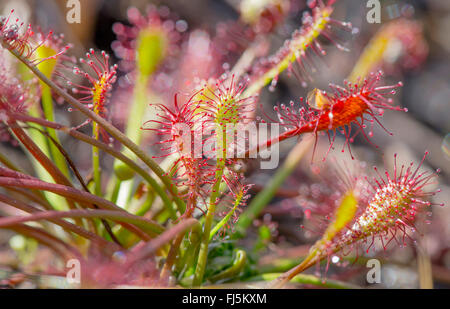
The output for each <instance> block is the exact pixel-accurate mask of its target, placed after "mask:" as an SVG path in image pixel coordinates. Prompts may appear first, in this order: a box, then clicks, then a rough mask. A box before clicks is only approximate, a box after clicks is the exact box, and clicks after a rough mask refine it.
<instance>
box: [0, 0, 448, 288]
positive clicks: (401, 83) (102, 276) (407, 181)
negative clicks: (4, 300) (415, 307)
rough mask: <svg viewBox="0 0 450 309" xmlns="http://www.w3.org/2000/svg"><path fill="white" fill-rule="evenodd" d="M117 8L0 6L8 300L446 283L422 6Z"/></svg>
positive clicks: (243, 0) (0, 278)
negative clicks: (47, 294)
mask: <svg viewBox="0 0 450 309" xmlns="http://www.w3.org/2000/svg"><path fill="white" fill-rule="evenodd" d="M6 2H8V1H6ZM38 2H43V1H38ZM62 2H64V1H62ZM75 2H76V1H75ZM130 2H133V1H92V3H91V2H87V1H82V3H81V4H80V6H75V7H74V8H70V7H65V6H64V5H63V6H61V7H57V6H55V7H51V5H50V6H49V10H50V9H51V10H53V13H55V14H53V13H52V12H51V11H45V12H43V11H42V9H41V10H40V9H39V8H38V6H39V5H38V4H32V3H27V2H26V1H25V2H24V3H26V4H27V5H23V4H22V5H21V6H17V7H15V3H16V2H14V1H10V2H8V3H7V4H5V5H4V6H3V3H2V6H3V7H0V10H2V11H1V16H0V44H1V47H0V121H1V125H0V130H1V132H0V137H1V142H2V143H1V145H0V284H1V285H2V286H5V287H9V288H14V287H21V286H22V285H23V284H28V285H27V286H30V284H31V286H32V287H35V288H46V287H51V288H66V287H69V288H120V287H130V286H133V287H142V288H144V287H145V288H147V287H157V288H169V287H177V288H192V287H221V288H233V287H237V286H239V287H258V288H304V287H315V288H359V287H369V286H370V285H371V284H373V283H374V280H375V279H374V278H379V277H380V275H375V276H374V277H371V276H369V275H367V276H366V273H367V272H368V270H369V269H368V268H367V267H366V266H367V265H372V264H370V263H368V262H369V261H372V262H373V260H374V259H375V260H376V261H378V262H380V263H381V265H382V266H381V269H380V272H381V274H383V278H384V276H385V274H386V273H385V272H384V270H385V269H388V270H389V271H390V272H391V273H392V271H394V272H395V271H397V272H398V273H396V276H397V277H402V276H405V278H411V276H412V277H413V278H414V279H411V280H410V279H404V281H405V280H406V281H410V282H413V283H412V284H413V286H414V287H419V286H420V287H423V288H431V287H433V283H435V281H436V280H437V279H436V278H435V276H434V275H435V274H436V269H440V270H442V274H444V275H442V276H440V277H439V278H440V280H441V281H443V282H445V280H447V283H448V280H449V279H448V278H449V272H448V270H447V269H446V266H445V265H446V264H445V263H448V253H447V254H446V253H445V252H448V243H449V242H448V240H449V238H450V237H449V235H448V233H447V232H448V219H449V215H448V211H447V210H446V207H442V206H444V202H445V194H448V187H446V177H447V174H448V171H449V170H448V153H449V152H448V138H441V139H442V141H440V140H439V138H438V141H437V145H438V146H436V141H435V140H436V136H438V135H439V134H440V133H443V134H442V135H443V136H444V135H445V132H437V131H439V130H441V129H442V128H441V129H440V126H439V123H433V121H432V120H429V119H426V120H424V121H423V123H428V124H427V125H425V124H423V123H422V122H420V121H419V120H417V119H420V113H422V111H427V112H428V111H429V113H430V114H436V113H444V114H445V113H447V114H448V104H447V105H446V106H447V109H446V108H445V105H439V104H440V103H439V102H437V101H439V100H436V99H433V100H432V98H431V96H432V95H430V96H425V95H421V94H420V92H418V91H417V90H415V88H414V87H422V86H423V85H421V84H418V83H417V82H414V80H415V79H414V78H416V79H417V78H420V76H422V75H421V72H422V70H424V67H426V65H427V61H428V60H427V57H428V54H429V53H430V52H431V51H432V48H431V47H430V46H429V42H428V40H427V34H426V30H425V27H424V24H423V22H422V18H421V14H422V13H421V12H420V11H417V10H418V8H416V7H415V6H413V3H407V1H392V4H390V5H391V6H390V7H388V4H386V5H383V6H382V7H381V8H380V11H379V12H378V11H373V10H376V8H374V9H373V10H372V8H371V7H370V6H366V3H365V2H366V1H344V0H342V1H334V0H313V1H311V0H308V1H306V0H264V1H252V0H237V1H232V0H230V1H193V2H196V3H197V2H199V3H200V2H201V3H203V5H202V6H204V7H201V8H200V7H199V8H198V11H196V10H194V11H193V10H192V7H190V9H189V5H188V4H187V3H185V4H182V3H181V4H180V3H178V2H172V1H167V3H165V2H164V1H158V3H153V2H152V1H141V2H136V3H140V4H139V5H137V4H136V3H134V2H133V3H134V5H137V6H132V4H131V3H130ZM161 2H162V3H161ZM186 2H190V1H186ZM212 2H214V3H215V4H214V5H213V4H212ZM412 2H414V1H412ZM85 6H86V7H85ZM87 6H89V7H87ZM394 6H395V10H394ZM77 8H78V11H77ZM352 10H354V11H357V13H355V12H353V11H352ZM371 10H372V11H371ZM216 11H217V12H216ZM392 12H396V13H395V14H394V13H392ZM52 14H53V15H55V16H61V17H60V21H56V20H55V18H53V17H52V16H50V15H52ZM377 19H379V21H377ZM62 32H64V33H62ZM447 43H448V42H447ZM447 46H448V44H447ZM428 74H431V73H428ZM447 77H448V76H447ZM447 77H446V78H447ZM435 78H436V81H438V79H437V77H435ZM410 80H413V82H411V85H409V84H408V81H410ZM422 80H423V78H422ZM434 86H435V88H434V89H438V88H439V83H438V82H436V84H435V85H434ZM435 92H436V93H435V95H436V97H438V93H437V92H438V90H436V91H435ZM414 96H416V97H420V100H421V101H420V109H419V108H418V107H417V106H416V105H414V104H412V103H411V104H410V103H408V100H412V101H414V102H415V101H417V100H418V98H415V97H414ZM439 98H441V99H444V98H445V96H443V95H440V96H439ZM446 100H447V102H446V103H448V97H447V99H446ZM444 101H445V99H444ZM432 102H433V104H431V103H432ZM444 103H445V102H444ZM408 109H410V110H411V109H412V111H408ZM436 109H437V111H436ZM439 109H440V110H442V111H441V112H440V111H439ZM424 113H425V112H424ZM411 114H412V115H411ZM427 115H428V114H427ZM416 118H417V119H416ZM431 119H433V118H431ZM445 119H446V118H445V116H444V120H445ZM447 121H448V118H447ZM444 122H445V121H444ZM447 125H448V123H444V125H442V127H444V128H443V129H442V130H446V129H448V126H447ZM427 126H428V127H427ZM445 126H447V127H445ZM433 130H434V131H433ZM435 131H436V132H435ZM430 132H431V133H430ZM397 134H399V136H398V135H397ZM405 136H406V137H405ZM412 136H415V138H414V137H412ZM441 142H442V147H441ZM411 144H412V145H413V146H411ZM442 158H443V160H442ZM440 168H442V169H443V170H442V172H441V170H440ZM440 174H443V175H440ZM441 190H442V191H443V192H441ZM445 190H446V191H445ZM446 192H447V193H446ZM446 250H447V251H446ZM399 256H400V257H399ZM445 261H447V262H445ZM447 265H448V264H447ZM399 269H401V271H400V270H399ZM372 274H373V273H372ZM387 274H389V272H388V273H387ZM445 276H446V277H445ZM442 278H444V279H442ZM445 278H447V279H445ZM441 281H439V282H441ZM375 283H377V284H380V285H379V286H382V287H392V285H391V286H389V284H388V283H387V281H383V280H381V281H379V280H375ZM406 286H407V285H406ZM406 286H405V285H403V286H402V285H401V284H400V283H399V285H398V286H394V287H406Z"/></svg>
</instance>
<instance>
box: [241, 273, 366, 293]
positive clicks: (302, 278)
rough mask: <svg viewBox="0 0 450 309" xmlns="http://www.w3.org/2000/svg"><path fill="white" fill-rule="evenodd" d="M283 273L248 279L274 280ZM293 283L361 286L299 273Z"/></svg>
mask: <svg viewBox="0 0 450 309" xmlns="http://www.w3.org/2000/svg"><path fill="white" fill-rule="evenodd" d="M280 275H281V273H267V274H262V275H259V276H255V277H251V278H249V279H247V280H246V281H250V282H255V281H273V280H275V279H276V278H278V277H279V276H280ZM290 282H291V283H300V284H310V285H315V286H319V287H324V288H331V289H359V288H360V287H358V286H356V285H352V284H349V283H346V282H342V281H338V280H331V279H327V280H323V279H321V278H318V277H316V276H312V275H297V276H295V277H293V278H292V279H291V280H290Z"/></svg>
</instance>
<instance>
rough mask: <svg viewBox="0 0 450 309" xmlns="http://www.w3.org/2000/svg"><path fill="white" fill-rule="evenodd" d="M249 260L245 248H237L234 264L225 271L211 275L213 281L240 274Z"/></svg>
mask: <svg viewBox="0 0 450 309" xmlns="http://www.w3.org/2000/svg"><path fill="white" fill-rule="evenodd" d="M246 262H247V253H245V251H244V250H237V251H236V257H235V258H234V261H233V264H232V265H231V266H230V267H229V268H227V269H225V270H224V271H222V272H220V273H218V274H217V275H214V276H213V277H211V279H210V280H211V281H212V282H216V281H219V280H225V279H230V278H233V277H236V276H237V275H239V274H240V273H241V272H242V270H243V269H244V267H245V263H246Z"/></svg>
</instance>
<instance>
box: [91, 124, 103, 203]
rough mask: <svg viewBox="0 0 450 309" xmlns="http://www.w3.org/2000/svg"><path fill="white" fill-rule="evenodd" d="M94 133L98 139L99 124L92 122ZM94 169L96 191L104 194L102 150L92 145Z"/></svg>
mask: <svg viewBox="0 0 450 309" xmlns="http://www.w3.org/2000/svg"><path fill="white" fill-rule="evenodd" d="M92 133H93V136H94V139H96V140H98V137H99V134H98V125H97V123H95V122H94V123H93V124H92ZM92 171H93V173H94V192H95V194H96V195H98V196H102V179H101V178H102V177H101V172H100V152H99V151H98V148H97V147H95V146H93V147H92Z"/></svg>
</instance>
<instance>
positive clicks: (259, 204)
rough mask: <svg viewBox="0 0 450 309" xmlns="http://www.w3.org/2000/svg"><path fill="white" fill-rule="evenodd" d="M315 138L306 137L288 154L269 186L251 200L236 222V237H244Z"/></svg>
mask: <svg viewBox="0 0 450 309" xmlns="http://www.w3.org/2000/svg"><path fill="white" fill-rule="evenodd" d="M313 140H314V138H313V136H310V137H309V138H304V139H303V140H302V141H301V142H300V143H298V144H297V145H296V146H295V147H294V148H293V149H292V150H291V151H290V153H289V154H288V156H287V158H286V160H285V162H284V163H283V166H281V168H279V169H278V170H277V172H276V173H275V175H274V176H273V178H272V180H271V181H270V182H269V184H268V185H267V187H265V188H264V190H262V191H261V192H259V193H258V194H257V195H256V196H255V197H254V198H253V199H252V201H251V202H250V204H249V205H248V207H247V208H246V210H245V211H244V212H243V213H242V214H241V215H240V217H239V221H238V222H237V224H236V233H235V237H236V238H239V237H243V236H245V234H246V230H247V228H248V227H249V226H250V225H251V224H252V222H253V220H255V219H256V218H257V217H258V216H259V214H260V213H261V212H262V211H263V210H264V208H265V207H266V206H267V204H269V203H270V201H271V200H272V198H273V197H274V195H275V192H276V191H277V190H278V188H279V187H280V186H281V185H282V184H283V183H284V181H285V180H286V178H287V177H289V175H291V174H292V172H293V171H294V170H295V169H296V168H297V166H298V164H299V163H300V161H301V159H302V158H303V157H304V155H305V153H306V152H307V151H308V150H309V149H310V147H311V145H312V142H313Z"/></svg>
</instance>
